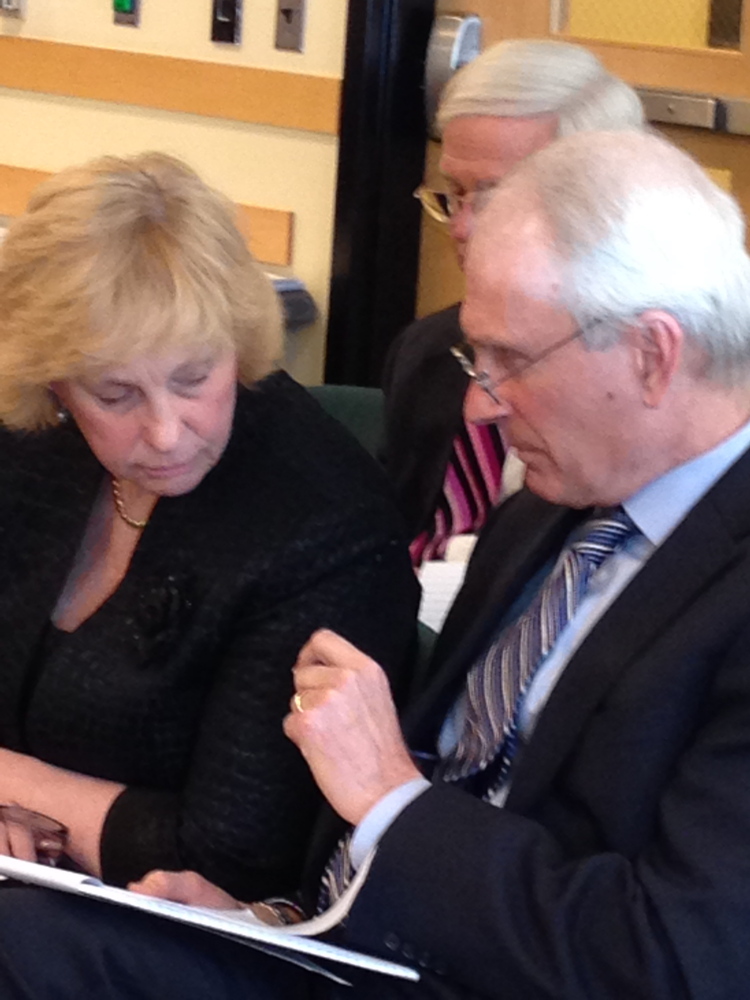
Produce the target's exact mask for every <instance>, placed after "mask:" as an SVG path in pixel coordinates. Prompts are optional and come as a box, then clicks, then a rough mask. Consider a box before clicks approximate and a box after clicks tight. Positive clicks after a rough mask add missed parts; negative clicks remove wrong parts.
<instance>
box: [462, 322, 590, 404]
mask: <svg viewBox="0 0 750 1000" xmlns="http://www.w3.org/2000/svg"><path fill="white" fill-rule="evenodd" d="M603 322H604V320H603V319H595V320H592V321H591V322H590V323H586V324H585V325H584V326H579V327H578V329H576V330H574V331H573V332H572V333H571V334H568V336H567V337H563V338H562V340H557V341H555V343H554V344H550V346H549V347H545V349H544V350H543V351H540V352H539V354H537V355H536V357H534V358H523V359H518V358H517V359H516V360H515V361H505V362H498V366H499V367H502V368H504V369H505V374H504V375H501V376H500V377H499V378H493V377H492V376H491V375H490V373H489V372H486V371H481V370H479V369H478V368H476V366H475V364H474V351H473V349H472V348H471V346H470V345H469V344H467V343H461V344H456V345H455V346H454V347H451V348H450V352H451V354H452V355H453V357H454V358H455V359H456V361H457V362H458V363H459V365H460V366H461V368H462V369H463V371H464V372H465V373H466V374H467V375H468V376H469V378H470V379H472V380H473V381H474V382H476V384H477V385H478V386H479V388H480V389H482V390H483V391H484V392H486V393H487V395H488V396H489V397H490V399H491V400H492V402H493V403H495V405H496V406H500V405H501V400H500V399H499V398H498V396H497V394H496V392H495V390H496V389H497V387H498V386H499V385H502V384H503V382H507V381H508V380H509V379H512V378H518V376H519V375H523V374H524V373H525V372H527V371H528V370H529V368H533V366H534V365H538V364H539V362H540V361H544V359H545V358H548V357H549V356H550V354H554V353H555V351H559V350H560V349H561V348H562V347H565V345H566V344H571V343H572V342H573V341H574V340H578V338H579V337H583V336H584V335H585V334H587V333H588V332H589V331H590V330H593V329H594V327H596V326H599V324H600V323H603Z"/></svg>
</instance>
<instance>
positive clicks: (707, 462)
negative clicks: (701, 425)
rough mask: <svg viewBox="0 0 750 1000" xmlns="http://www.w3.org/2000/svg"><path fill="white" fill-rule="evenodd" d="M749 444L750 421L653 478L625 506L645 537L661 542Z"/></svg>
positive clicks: (626, 501) (653, 541) (654, 543)
mask: <svg viewBox="0 0 750 1000" xmlns="http://www.w3.org/2000/svg"><path fill="white" fill-rule="evenodd" d="M749 447H750V423H747V424H744V425H743V426H742V427H740V429H739V430H738V431H735V433H734V434H732V436H731V437H728V438H727V439H726V440H725V441H722V442H721V443H720V444H717V445H716V447H715V448H712V449H711V450H710V451H706V452H704V453H703V454H702V455H698V456H697V457H696V458H691V459H690V460H689V461H688V462H684V463H683V464H682V465H678V466H675V468H674V469H670V470H669V472H665V473H664V475H663V476H659V478H658V479H654V480H652V481H651V482H650V483H648V484H647V485H646V486H644V487H643V489H640V490H639V491H638V492H637V493H634V494H633V496H632V497H630V498H629V499H628V500H625V501H624V502H623V505H622V506H623V508H624V509H625V512H626V513H627V514H628V515H629V516H630V518H631V519H632V520H633V522H634V524H635V525H636V527H637V528H638V529H639V530H640V531H641V532H642V533H643V534H644V535H645V536H646V538H647V539H648V540H649V541H650V542H651V543H652V544H653V545H661V543H662V542H663V541H664V539H665V538H666V537H667V536H668V535H669V534H670V533H671V532H672V531H673V530H674V529H675V528H676V527H677V525H678V524H679V523H680V521H682V520H683V518H684V517H685V516H686V514H687V513H688V511H689V510H690V509H691V508H692V507H694V506H695V505H696V503H697V502H698V501H699V500H700V499H701V497H702V496H703V495H704V494H706V493H707V492H708V491H709V490H710V489H711V487H712V486H713V485H714V483H716V482H718V480H719V479H720V478H721V477H722V476H723V475H724V473H725V472H726V471H727V470H728V469H729V467H730V466H731V465H733V464H734V463H735V462H736V461H737V459H738V458H739V457H740V455H742V454H743V452H745V451H746V450H747V449H748V448H749Z"/></svg>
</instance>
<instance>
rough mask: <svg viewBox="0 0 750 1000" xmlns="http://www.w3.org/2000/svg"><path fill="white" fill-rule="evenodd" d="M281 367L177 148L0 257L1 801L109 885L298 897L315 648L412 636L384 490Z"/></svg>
mask: <svg viewBox="0 0 750 1000" xmlns="http://www.w3.org/2000/svg"><path fill="white" fill-rule="evenodd" d="M279 352H280V321H279V310H278V306H277V302H276V298H275V295H274V293H273V290H272V288H271V286H270V285H269V283H268V281H267V280H266V278H265V276H264V275H263V274H262V272H261V271H260V269H259V268H258V266H257V265H256V264H255V262H254V261H253V260H252V258H251V257H250V255H249V253H248V251H247V249H246V247H245V244H244V241H243V239H242V237H241V236H240V234H239V232H238V231H237V229H236V227H235V225H234V222H233V218H232V209H231V206H230V205H229V203H228V202H226V201H225V199H224V198H222V197H221V196H220V195H218V194H217V193H216V192H214V191H212V190H211V189H210V188H208V187H207V186H206V185H205V184H204V183H203V182H202V181H201V180H200V178H198V177H197V175H196V174H195V173H194V172H193V171H192V170H191V169H189V168H188V167H187V166H185V165H184V164H182V163H180V162H179V161H177V160H174V159H172V158H170V157H167V156H163V155H160V154H145V155H141V156H137V157H134V158H132V159H119V158H115V157H108V158H105V159H102V160H98V161H96V162H93V163H91V164H88V165H86V166H83V167H81V168H74V169H70V170H66V171H64V172H63V173H61V174H59V175H57V176H56V177H54V178H52V179H51V180H50V181H48V182H47V183H46V184H44V185H42V187H40V188H39V189H38V191H37V192H36V194H35V195H34V197H33V198H32V201H31V204H30V205H29V209H28V211H27V213H26V214H25V215H24V216H23V217H22V218H20V219H18V220H17V221H16V222H15V223H14V224H13V225H12V226H11V228H10V231H9V233H8V236H7V238H6V240H5V242H4V244H3V245H2V247H1V248H0V420H2V423H3V424H4V428H3V429H2V430H0V648H2V650H3V656H2V660H1V661H0V746H1V747H2V749H0V801H5V802H8V801H12V802H17V803H20V804H21V805H23V806H25V807H27V808H30V809H34V810H37V811H39V812H43V813H46V814H48V815H51V816H53V817H55V818H56V819H58V820H60V821H61V822H62V823H64V824H65V825H66V826H67V827H68V828H69V831H70V839H69V849H68V850H69V855H70V857H71V859H72V860H73V862H75V863H76V864H78V865H80V866H81V867H83V868H85V869H87V870H89V871H92V872H95V873H98V874H102V875H103V877H104V878H105V880H107V881H109V882H115V883H123V884H124V883H125V882H127V881H130V880H132V879H134V878H138V877H139V876H140V875H142V874H143V873H144V872H146V871H148V870H149V869H152V868H155V867H159V868H186V867H188V868H196V869H197V870H199V871H201V872H202V873H203V874H204V875H206V876H207V877H210V878H212V879H213V880H214V881H217V882H219V883H220V884H221V885H223V886H224V887H225V888H227V889H231V890H232V891H233V892H235V893H237V894H240V895H243V896H244V897H246V898H259V897H260V896H262V895H264V894H267V893H269V892H271V893H275V892H282V891H287V890H289V889H291V888H293V887H294V886H295V885H296V881H297V877H298V873H299V867H300V864H301V859H302V857H303V854H304V849H305V845H306V840H307V835H308V830H309V826H310V823H311V821H312V817H313V814H314V812H315V810H316V807H317V804H318V798H317V794H316V792H315V790H314V787H313V784H312V781H311V779H310V777H309V774H308V773H307V768H306V766H305V764H304V762H303V761H302V759H301V758H300V757H299V754H298V753H297V751H296V749H295V748H294V747H293V746H292V745H291V744H290V743H289V742H288V741H287V740H286V739H285V737H284V736H283V734H282V730H281V720H282V718H283V716H284V715H285V713H286V711H287V705H288V701H289V698H290V696H291V693H292V690H293V687H292V677H291V667H292V665H293V663H294V661H295V658H296V654H297V652H298V649H299V647H300V646H301V645H302V644H303V642H304V641H305V640H306V639H307V638H308V636H309V635H310V633H311V632H312V631H313V630H314V629H316V628H318V627H320V626H327V627H331V628H335V629H337V630H338V631H342V632H344V634H347V635H348V636H349V637H350V638H351V639H352V641H354V642H357V643H358V644H360V645H364V646H365V647H367V648H369V650H370V651H371V653H372V655H373V656H378V657H381V658H385V660H386V662H388V663H390V664H391V666H393V667H397V666H398V665H399V664H400V662H401V660H402V657H403V654H404V652H405V650H406V648H407V646H408V643H409V640H410V638H411V627H412V618H413V607H414V599H415V595H414V593H413V582H412V580H411V575H410V570H409V566H408V560H407V559H406V556H405V553H404V549H403V547H402V544H401V538H400V529H399V523H398V519H397V517H396V515H395V513H394V511H393V509H392V506H391V501H390V498H389V495H388V491H387V488H386V487H385V486H384V485H383V483H382V481H381V479H380V476H379V473H378V471H377V470H376V469H375V468H373V464H372V463H371V462H370V460H369V459H368V457H367V456H366V455H365V454H364V453H363V452H361V451H360V450H359V448H358V446H357V445H356V444H354V443H353V442H352V441H350V440H349V439H348V436H347V435H346V433H345V432H344V431H343V430H342V429H341V428H339V426H338V425H337V424H336V423H335V422H333V421H331V420H330V419H329V418H327V417H326V416H325V415H324V414H323V413H322V412H321V411H320V410H319V408H318V407H317V404H315V403H314V402H313V401H312V400H311V399H310V398H309V395H308V394H307V392H306V391H305V390H304V389H302V388H301V387H299V386H298V385H296V384H295V383H294V382H293V381H292V380H291V379H290V378H289V377H288V376H286V375H284V374H283V373H280V372H276V373H273V374H270V375H269V374H268V373H269V372H271V371H272V369H273V366H274V361H275V359H276V358H277V357H278V355H279ZM385 623H388V627H387V628H386V627H385Z"/></svg>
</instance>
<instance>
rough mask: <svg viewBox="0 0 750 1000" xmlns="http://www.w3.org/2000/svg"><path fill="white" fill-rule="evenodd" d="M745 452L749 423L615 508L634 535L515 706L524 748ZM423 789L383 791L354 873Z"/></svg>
mask: <svg viewBox="0 0 750 1000" xmlns="http://www.w3.org/2000/svg"><path fill="white" fill-rule="evenodd" d="M748 448H750V424H745V425H744V426H743V427H741V428H740V429H739V430H738V431H736V432H735V433H734V434H733V435H732V436H731V437H729V438H727V439H726V440H725V441H722V442H721V444H719V445H717V446H716V447H715V448H712V449H711V450H710V451H707V452H705V453H704V454H702V455H698V457H697V458H693V459H691V460H690V461H689V462H685V463H683V464H682V465H678V466H676V467H675V468H674V469H670V470H669V472H666V473H665V474H664V475H663V476H660V477H659V478H658V479H655V480H653V481H652V482H650V483H649V484H648V485H647V486H644V487H643V489H641V490H639V491H638V492H637V493H635V494H634V495H633V496H632V497H630V498H628V499H627V500H625V501H624V502H623V504H622V506H623V507H624V509H625V511H626V513H627V514H628V515H629V516H630V518H631V519H632V521H633V523H634V524H635V526H636V528H637V529H638V533H636V534H635V535H633V536H632V537H631V538H630V539H629V540H628V541H627V542H626V544H625V545H624V546H623V547H622V548H621V549H619V550H618V551H617V552H616V553H614V554H613V555H612V556H610V558H609V559H607V560H606V561H605V562H604V563H603V564H602V565H601V566H600V567H599V569H598V570H597V571H596V572H595V573H594V575H593V576H592V577H591V580H590V581H589V586H588V589H587V591H586V594H585V596H584V598H583V600H582V601H581V603H580V604H579V606H578V608H577V610H576V612H575V614H574V615H573V617H572V618H571V619H570V621H569V622H568V624H567V625H566V626H565V628H564V629H563V631H562V632H561V633H560V635H559V636H558V639H557V642H556V643H555V646H554V648H553V649H552V651H551V652H550V654H549V656H548V657H547V658H546V660H544V662H543V663H542V664H541V666H540V667H539V668H538V669H537V671H536V673H535V675H534V678H533V680H532V682H531V684H530V685H529V689H528V691H527V692H526V696H525V698H524V700H523V704H522V705H521V711H520V717H519V732H520V735H521V738H522V740H523V741H524V742H527V741H528V739H529V737H530V736H531V734H532V733H533V731H534V728H535V726H536V723H537V720H538V718H539V715H540V714H541V711H542V709H543V708H544V706H545V705H546V704H547V700H548V699H549V696H550V694H551V693H552V690H553V688H554V686H555V684H556V683H557V681H558V680H559V679H560V676H561V674H562V672H563V670H564V669H565V667H566V666H567V665H568V663H569V662H570V659H571V657H572V656H573V654H574V653H575V651H576V650H577V649H578V647H579V646H580V645H581V643H582V642H583V640H584V639H585V638H586V636H587V635H588V634H589V632H591V630H592V629H593V627H594V625H596V623H597V622H598V621H599V619H600V618H601V617H602V615H603V614H604V613H605V612H606V610H607V609H608V608H609V606H610V605H611V604H613V603H614V601H615V600H616V599H617V597H618V596H619V595H620V594H621V593H622V591H623V590H624V589H625V587H626V586H627V585H628V583H630V581H631V580H632V579H633V577H634V576H635V575H636V573H637V572H638V571H639V570H640V569H641V568H642V567H643V566H644V565H645V563H646V562H647V560H648V559H649V558H650V557H651V555H652V554H653V553H654V551H655V550H656V549H657V548H658V547H659V546H660V545H661V544H662V542H664V541H665V539H666V538H667V537H668V536H669V535H670V534H671V533H672V532H673V531H674V529H675V528H676V527H677V526H678V525H679V524H680V522H681V521H683V520H684V518H685V517H686V515H687V514H688V512H689V511H690V510H691V509H692V508H693V507H694V506H695V505H696V503H697V502H698V501H699V500H700V499H701V497H703V496H704V494H705V493H707V492H708V491H709V490H710V489H711V487H712V486H713V485H714V484H715V483H716V482H718V480H719V479H720V478H721V477H722V476H723V475H724V473H725V472H726V471H727V470H728V469H729V467H730V466H731V465H733V464H734V463H735V462H736V461H737V459H738V458H739V457H740V455H742V454H743V453H744V452H745V451H746V450H747V449H748ZM583 531H585V528H583V526H581V527H579V528H578V529H576V531H574V532H573V533H572V534H571V536H570V538H569V539H568V542H572V541H574V540H575V539H576V537H577V535H579V534H581V533H582V532H583ZM560 558H562V553H561V556H560ZM531 596H533V595H529V599H531ZM465 703H466V695H465V693H464V694H462V695H461V696H460V697H459V698H458V700H457V701H456V703H455V705H454V706H453V709H452V710H451V712H449V714H448V716H447V717H446V720H445V722H444V723H443V727H442V729H441V731H440V737H439V739H438V753H439V754H440V756H441V757H445V756H446V755H447V754H448V753H450V751H451V750H452V749H453V748H454V747H455V745H456V743H457V741H458V734H459V733H460V732H461V729H462V725H463V720H464V716H465V711H466V704H465ZM511 782H512V772H511V778H510V780H509V781H507V782H506V783H505V784H504V785H503V786H502V787H501V788H499V789H498V790H497V792H496V793H495V794H494V795H493V796H492V798H491V801H492V803H493V805H496V806H502V805H503V804H504V802H505V799H506V798H507V795H508V792H509V790H510V784H511ZM429 787H430V783H429V782H428V781H427V780H426V779H425V778H414V779H413V780H411V781H408V782H406V783H405V784H403V785H401V786H399V787H398V788H396V789H394V790H393V791H391V792H389V793H388V794H387V795H385V796H384V797H383V798H382V799H381V800H380V801H379V802H377V803H376V804H375V805H374V806H373V808H372V809H371V810H370V811H369V812H368V814H367V815H366V816H365V818H364V819H363V820H362V822H361V823H360V824H359V826H358V827H357V829H356V831H355V834H354V837H353V839H352V844H351V857H352V862H353V863H354V865H355V867H356V866H358V865H359V864H361V863H362V860H363V859H364V857H365V856H366V855H367V853H368V852H369V851H370V850H371V849H372V847H374V846H375V844H377V842H378V840H380V838H381V837H382V835H383V834H384V833H385V831H386V830H387V828H388V827H389V826H390V825H391V823H392V822H393V821H394V820H395V819H396V817H397V816H398V815H399V813H400V812H402V810H403V809H405V808H406V806H407V805H409V803H410V802H412V801H413V800H414V799H415V798H417V796H418V795H421V794H422V792H424V791H426V789H427V788H429Z"/></svg>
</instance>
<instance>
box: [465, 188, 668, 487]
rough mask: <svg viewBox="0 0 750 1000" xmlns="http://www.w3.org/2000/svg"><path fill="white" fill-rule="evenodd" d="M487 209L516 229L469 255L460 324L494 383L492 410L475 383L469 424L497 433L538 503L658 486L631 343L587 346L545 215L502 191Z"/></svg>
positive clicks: (502, 231) (500, 232) (497, 234)
mask: <svg viewBox="0 0 750 1000" xmlns="http://www.w3.org/2000/svg"><path fill="white" fill-rule="evenodd" d="M490 211H491V212H492V213H493V221H494V220H495V219H497V220H499V219H502V218H503V215H504V213H507V216H508V222H507V224H502V223H500V225H499V226H495V227H494V230H495V231H494V232H493V237H492V240H491V243H490V241H489V240H488V239H487V238H486V233H483V234H482V238H481V239H480V240H479V242H478V245H477V244H475V245H472V247H471V251H470V253H469V255H468V259H467V269H466V274H467V295H466V298H465V300H464V305H463V308H462V311H461V324H462V326H463V328H464V331H465V333H466V338H467V340H468V342H469V343H470V344H471V346H472V347H473V348H474V352H475V368H476V369H477V370H478V371H484V372H486V373H487V374H488V375H489V376H490V378H491V380H492V382H493V383H497V384H496V385H495V387H494V389H493V395H494V396H495V401H493V399H491V398H490V396H489V395H488V394H487V393H486V392H485V391H484V390H483V389H481V388H480V387H479V386H478V385H477V384H476V383H475V382H472V383H471V385H470V388H469V391H468V394H467V397H466V402H465V414H466V418H467V419H468V420H470V421H472V422H474V423H479V424H483V423H485V424H486V423H495V424H497V426H498V428H499V430H500V433H501V435H502V437H503V440H504V442H505V444H506V446H512V447H514V448H515V449H516V451H517V453H518V456H519V457H520V458H521V459H522V460H523V461H524V462H525V463H526V466H527V471H526V485H527V486H528V487H529V489H531V490H532V491H533V492H534V493H537V494H538V495H539V496H542V497H544V498H545V499H547V500H550V501H552V502H554V503H559V504H565V505H567V506H572V507H587V506H591V505H597V504H601V505H608V504H614V503H619V502H620V501H621V500H623V499H624V498H626V497H628V496H630V495H631V494H632V493H633V492H635V490H636V489H638V488H639V487H640V486H641V485H643V484H644V483H645V482H647V481H648V480H649V478H651V477H650V475H649V474H648V468H647V467H648V459H647V457H646V455H644V451H645V449H644V447H643V446H644V444H645V443H646V442H647V441H648V432H647V431H646V430H645V424H644V423H643V421H644V419H645V418H644V416H643V413H644V408H643V406H642V395H641V388H642V387H641V384H640V382H639V378H638V371H637V366H636V364H635V363H634V359H633V352H632V348H631V346H630V341H629V338H628V337H627V336H625V337H624V338H623V339H622V340H620V341H618V342H617V343H616V344H615V345H614V346H612V347H611V348H609V349H608V350H602V351H599V350H597V351H595V350H590V349H588V348H587V347H586V345H585V344H584V342H583V339H582V338H581V337H580V336H579V337H575V336H574V335H575V333H576V324H575V321H574V320H573V318H572V317H571V315H570V314H569V313H568V312H566V311H565V310H564V309H563V308H562V307H561V306H560V305H559V304H557V303H558V301H559V300H558V291H559V288H560V283H561V275H560V273H559V269H558V267H557V265H556V264H555V262H554V261H553V259H552V257H551V255H550V253H549V252H548V250H547V246H549V245H550V242H549V238H548V236H547V234H546V232H545V231H544V226H543V224H542V223H541V221H540V220H539V217H538V216H537V215H535V214H534V213H531V212H528V211H527V212H526V214H525V215H524V214H523V210H521V209H519V208H518V207H517V206H514V205H513V204H512V202H511V199H507V198H506V197H505V195H504V194H503V195H500V196H499V197H498V198H496V200H495V202H494V203H493V205H492V208H491V209H490ZM484 222H485V220H484V219H483V223H484ZM571 337H572V338H573V339H570V338H571ZM555 345H559V346H555ZM550 348H553V349H552V350H551V351H550ZM545 351H550V353H548V354H546V355H545V356H544V357H542V358H541V359H540V360H537V359H539V358H540V355H542V354H544V352H545Z"/></svg>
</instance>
